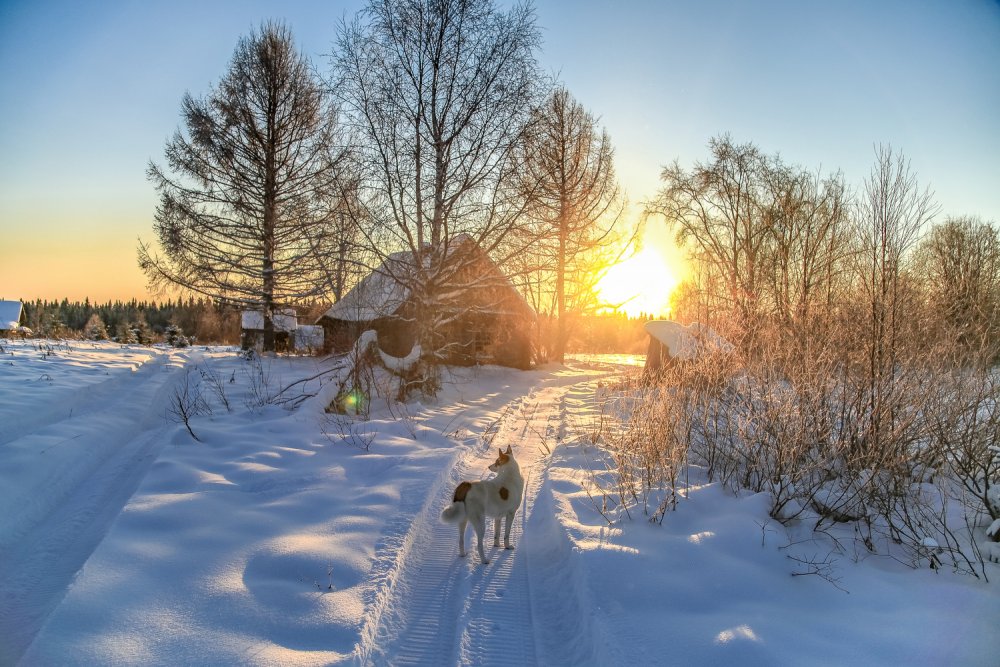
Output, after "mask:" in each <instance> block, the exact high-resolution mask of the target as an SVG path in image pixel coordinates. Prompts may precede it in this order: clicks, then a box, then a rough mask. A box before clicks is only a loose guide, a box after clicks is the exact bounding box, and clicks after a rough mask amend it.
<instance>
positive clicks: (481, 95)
mask: <svg viewBox="0 0 1000 667" xmlns="http://www.w3.org/2000/svg"><path fill="white" fill-rule="evenodd" d="M539 44H540V36H539V31H538V29H537V28H536V27H535V21H534V14H533V11H532V10H531V8H530V7H529V6H527V5H522V4H517V5H514V6H513V7H511V8H510V9H509V10H508V11H506V12H504V11H501V10H500V9H498V8H497V7H496V5H495V4H494V3H493V2H492V0H371V1H370V2H369V4H368V6H367V8H366V9H364V10H363V11H362V12H360V13H359V15H358V16H357V18H356V19H355V20H354V21H353V22H351V23H349V24H344V25H343V26H342V27H341V30H340V34H339V37H338V40H337V45H336V54H335V56H334V78H335V85H334V88H335V89H336V90H337V91H338V93H339V95H340V96H341V100H342V103H343V108H344V110H345V113H346V114H347V116H348V118H349V122H350V124H351V126H352V129H353V130H354V131H355V133H356V136H357V137H358V138H359V142H360V145H361V147H360V157H361V164H362V180H361V183H360V188H359V201H360V203H361V205H362V207H363V212H364V216H365V217H366V220H367V223H368V227H367V233H368V235H369V242H370V244H371V246H372V247H373V248H375V249H376V250H377V252H378V255H379V259H380V260H381V261H382V262H383V267H385V270H388V271H391V272H392V273H393V276H392V277H393V279H394V280H395V281H396V282H397V283H399V284H401V285H403V286H404V287H405V288H406V290H407V291H408V292H409V294H410V295H411V298H412V300H413V303H414V304H415V308H414V312H413V313H412V315H411V316H412V320H413V322H412V323H413V324H414V325H415V328H416V331H417V342H418V344H420V345H421V347H422V350H423V354H424V357H425V361H426V362H427V363H428V364H429V365H433V364H434V361H435V359H436V358H437V357H438V356H439V352H440V345H441V342H440V341H438V340H436V339H435V331H437V330H439V329H440V328H441V326H442V325H444V324H446V322H444V321H443V320H445V319H447V318H448V317H449V315H448V313H450V312H454V311H455V310H456V306H460V304H461V303H462V301H463V298H464V297H463V294H464V293H465V292H466V291H467V290H468V289H473V288H476V287H477V286H476V285H468V284H461V283H460V282H458V280H457V277H458V276H464V275H466V274H467V273H468V272H467V271H464V267H463V266H462V264H461V262H460V261H456V258H455V256H454V254H453V253H452V252H451V251H450V246H451V244H452V242H453V240H454V239H456V238H462V239H463V240H464V239H466V238H471V239H472V240H473V241H475V242H476V243H477V244H478V245H479V246H480V247H481V248H482V249H483V250H484V251H486V252H487V253H493V252H494V251H495V250H496V249H497V248H498V247H499V246H500V244H501V242H502V241H503V240H504V238H505V237H506V236H507V235H508V233H509V232H510V230H511V229H512V228H513V227H514V225H515V224H517V221H518V218H519V216H520V214H521V212H522V211H523V207H524V204H523V199H522V198H521V197H520V196H519V195H518V193H517V192H516V190H515V189H514V188H512V187H510V183H511V181H512V174H513V169H514V160H513V157H514V152H515V148H516V146H517V142H518V138H519V136H520V133H521V131H522V129H523V127H524V126H525V124H526V123H527V121H528V116H529V112H530V110H531V108H533V106H534V105H535V103H536V101H537V99H538V98H539V89H540V83H541V82H542V76H541V73H540V72H539V68H538V64H537V62H536V57H535V52H536V50H537V48H538V46H539ZM400 251H402V252H404V253H405V254H403V255H399V254H397V255H394V256H393V259H394V261H392V262H388V261H386V260H388V259H389V257H390V255H391V254H392V253H394V252H396V253H399V252H400ZM400 260H405V261H400Z"/></svg>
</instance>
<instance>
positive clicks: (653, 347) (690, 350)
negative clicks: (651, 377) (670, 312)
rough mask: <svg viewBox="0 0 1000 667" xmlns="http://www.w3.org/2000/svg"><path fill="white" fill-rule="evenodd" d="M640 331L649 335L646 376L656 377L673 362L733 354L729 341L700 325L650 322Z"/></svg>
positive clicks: (666, 321) (663, 321) (670, 321)
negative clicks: (722, 353)
mask: <svg viewBox="0 0 1000 667" xmlns="http://www.w3.org/2000/svg"><path fill="white" fill-rule="evenodd" d="M643 328H644V329H645V330H646V333H647V334H649V347H648V348H647V351H646V372H647V373H656V372H658V371H660V370H661V369H663V368H665V367H667V366H669V365H670V364H672V363H674V362H676V361H692V360H694V359H697V358H698V357H699V356H701V355H703V354H712V353H716V352H732V350H733V346H732V344H731V343H730V342H729V341H727V340H726V339H725V338H723V337H722V336H720V335H719V334H717V333H716V332H715V330H714V329H712V327H710V326H708V325H705V324H701V323H700V322H693V323H691V324H689V325H686V326H685V325H683V324H681V323H680V322H674V321H672V320H653V321H651V322H646V324H645V325H644V327H643Z"/></svg>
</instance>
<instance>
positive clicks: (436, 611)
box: [359, 378, 593, 665]
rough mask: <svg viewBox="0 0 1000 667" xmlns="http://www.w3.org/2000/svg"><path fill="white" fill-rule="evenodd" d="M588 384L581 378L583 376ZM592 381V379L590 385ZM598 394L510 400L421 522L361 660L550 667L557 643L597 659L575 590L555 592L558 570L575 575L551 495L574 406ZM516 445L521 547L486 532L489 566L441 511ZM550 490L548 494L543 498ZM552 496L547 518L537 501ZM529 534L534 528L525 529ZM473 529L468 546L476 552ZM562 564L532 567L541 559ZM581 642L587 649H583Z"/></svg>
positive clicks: (444, 481) (445, 480) (582, 387)
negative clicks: (521, 486)
mask: <svg viewBox="0 0 1000 667" xmlns="http://www.w3.org/2000/svg"><path fill="white" fill-rule="evenodd" d="M578 379H579V378H578ZM588 380H592V378H588ZM587 395H591V396H592V395H593V384H592V382H590V381H588V382H577V383H576V384H573V385H571V386H569V387H566V386H562V387H560V386H553V387H547V388H544V389H540V390H537V391H535V392H532V393H531V394H529V395H528V396H526V397H523V398H520V399H518V400H516V401H513V402H512V403H510V404H509V405H508V406H507V408H506V410H505V411H504V413H503V414H502V416H501V418H500V419H499V421H498V422H497V423H496V424H495V425H494V427H493V428H494V429H495V434H494V435H493V437H492V441H489V438H486V439H485V440H487V441H488V442H483V441H480V444H479V445H478V446H477V447H476V448H475V449H474V450H472V451H470V452H468V453H467V454H466V455H465V456H464V457H463V458H462V459H461V460H460V461H459V463H458V464H457V465H456V466H455V467H454V468H453V470H452V471H450V474H447V475H444V476H442V478H441V479H440V480H439V482H438V484H437V486H436V488H434V489H432V490H431V492H430V494H429V495H428V501H427V503H426V504H425V506H424V507H423V509H422V510H421V512H420V513H419V514H418V515H417V517H416V518H415V519H414V521H413V523H412V524H411V527H410V530H409V532H408V534H407V535H406V538H405V539H404V541H403V545H402V547H401V549H400V551H399V554H398V556H397V560H396V562H395V564H394V567H395V571H394V572H392V573H390V574H389V576H388V577H387V579H388V581H389V584H388V585H387V587H386V588H387V590H385V591H384V592H383V594H382V599H381V600H380V601H379V602H378V603H377V604H376V605H374V609H373V610H372V612H371V613H370V614H369V617H368V619H367V621H366V626H367V627H366V629H365V632H363V635H362V643H361V646H360V647H359V648H360V650H359V662H360V663H361V664H366V665H368V664H373V665H388V664H392V665H430V664H433V665H456V664H458V665H534V664H546V663H548V662H550V659H551V657H554V656H552V655H551V652H549V651H548V647H550V646H561V647H564V648H563V649H562V650H563V651H565V646H567V642H569V645H573V644H577V645H578V652H579V653H581V654H584V655H587V654H591V655H592V652H590V651H589V650H588V647H587V644H588V642H589V641H590V637H588V636H580V635H579V634H578V631H579V630H580V628H581V627H585V626H586V619H585V618H580V617H581V615H582V614H584V613H585V612H583V610H582V609H581V608H580V605H579V603H578V600H577V599H576V597H575V592H574V590H573V589H572V588H564V587H560V586H552V585H550V584H549V583H547V582H546V581H545V578H546V577H547V576H548V575H549V574H550V573H551V572H552V571H560V572H562V576H566V575H568V574H571V571H572V562H571V559H569V558H568V557H567V556H568V554H569V551H570V548H569V546H568V544H567V543H566V540H565V536H564V535H563V534H562V532H561V530H560V528H559V525H558V520H557V519H556V517H555V514H554V510H553V507H552V494H551V491H550V490H547V489H543V488H542V487H543V486H544V481H545V479H546V475H545V470H546V466H547V461H548V452H549V450H550V449H551V448H552V447H554V446H555V445H556V443H557V441H558V440H559V439H560V438H561V437H562V436H563V434H564V433H565V431H566V428H567V426H568V425H569V422H570V421H571V420H572V418H573V412H574V409H573V408H574V405H577V404H579V403H580V401H584V400H586V398H585V397H586V396H587ZM508 444H510V445H512V446H513V449H514V453H515V456H516V458H517V460H518V463H519V464H520V466H521V471H522V474H523V475H524V477H525V480H526V488H525V495H524V502H523V505H522V507H521V510H520V511H519V512H518V514H517V515H516V517H515V521H514V526H513V529H512V531H511V542H512V543H513V545H514V549H513V550H511V551H507V550H505V549H503V548H502V547H501V548H499V549H497V548H495V547H493V546H492V543H493V540H492V521H490V522H489V523H488V526H487V538H486V540H485V543H486V545H487V550H486V554H487V557H488V558H490V563H489V564H488V565H481V564H479V559H478V557H477V556H474V555H473V554H474V550H472V549H471V547H470V554H469V555H467V556H466V557H465V558H459V557H458V555H457V534H456V528H455V526H453V525H447V524H444V523H442V522H441V521H440V520H439V514H440V512H441V510H442V509H443V508H444V506H445V505H446V504H447V502H448V501H449V499H450V497H451V493H452V492H453V490H454V487H455V486H456V485H457V484H458V483H459V482H460V481H461V480H463V479H481V478H485V477H486V476H487V475H488V474H489V472H488V470H487V466H488V465H489V464H490V463H492V461H493V460H494V459H495V458H496V449H497V448H498V447H499V448H506V446H507V445H508ZM540 492H541V494H540ZM539 497H541V498H543V499H544V500H543V502H542V505H541V507H542V509H543V511H542V512H541V514H540V515H538V516H536V515H535V513H534V510H535V507H536V498H539ZM526 528H527V530H525V529H526ZM474 536H475V533H474V532H473V531H472V530H471V528H470V529H469V533H468V535H467V538H466V544H468V545H474V543H475V542H474V540H475V537H474ZM539 557H541V558H545V559H550V558H552V557H556V558H557V561H555V562H546V563H538V566H537V571H536V564H535V563H534V562H533V561H534V560H535V559H536V558H539ZM580 645H582V646H580Z"/></svg>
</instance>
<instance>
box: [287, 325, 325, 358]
mask: <svg viewBox="0 0 1000 667" xmlns="http://www.w3.org/2000/svg"><path fill="white" fill-rule="evenodd" d="M292 347H293V348H294V349H295V351H296V352H307V353H312V352H315V351H317V350H322V349H323V327H321V326H320V325H318V324H300V325H299V326H297V327H295V331H293V332H292Z"/></svg>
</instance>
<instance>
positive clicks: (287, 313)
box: [240, 308, 298, 332]
mask: <svg viewBox="0 0 1000 667" xmlns="http://www.w3.org/2000/svg"><path fill="white" fill-rule="evenodd" d="M272 319H273V320H274V330H275V331H284V332H289V331H295V328H296V327H297V326H298V319H297V318H296V316H295V309H294V308H282V309H280V310H275V311H274V317H273V318H272ZM240 326H241V327H242V328H243V329H244V330H247V331H263V329H264V313H263V312H261V311H259V310H244V311H243V316H242V318H241V322H240Z"/></svg>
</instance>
